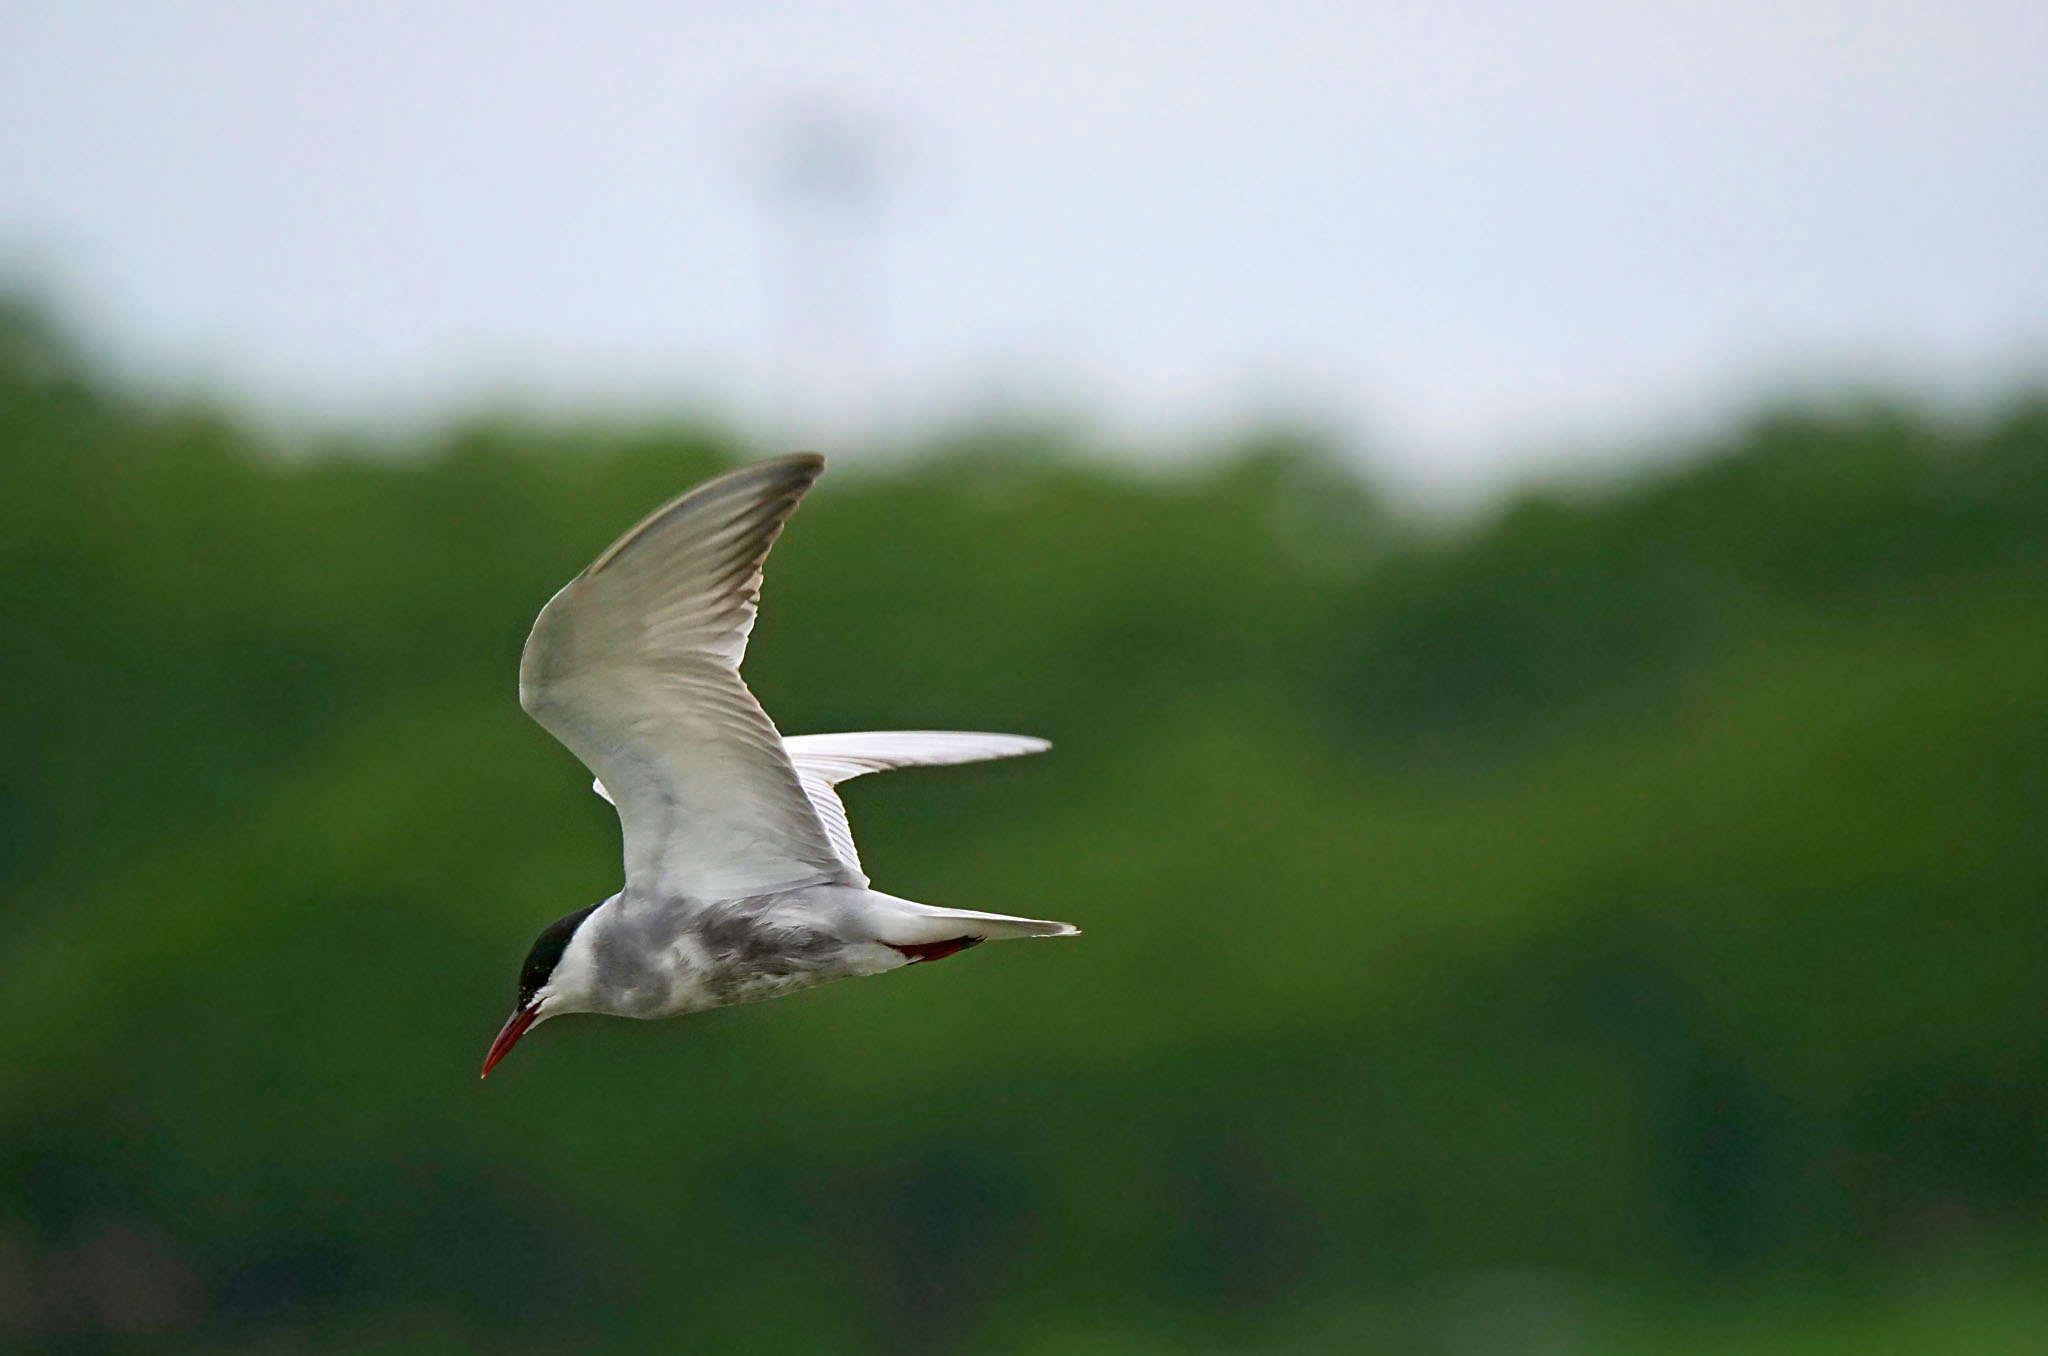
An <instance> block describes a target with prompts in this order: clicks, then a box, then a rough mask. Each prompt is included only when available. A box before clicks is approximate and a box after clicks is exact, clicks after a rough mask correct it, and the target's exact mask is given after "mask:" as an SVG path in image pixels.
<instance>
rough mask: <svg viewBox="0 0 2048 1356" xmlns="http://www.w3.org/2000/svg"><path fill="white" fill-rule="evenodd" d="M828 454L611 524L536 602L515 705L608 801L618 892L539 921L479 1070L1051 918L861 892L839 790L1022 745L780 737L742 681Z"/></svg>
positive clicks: (937, 738)
mask: <svg viewBox="0 0 2048 1356" xmlns="http://www.w3.org/2000/svg"><path fill="white" fill-rule="evenodd" d="M823 465H824V463H823V461H822V459H820V458H817V457H784V458H780V459H778V460H775V461H770V462H763V463H761V464H760V465H757V466H751V467H746V468H743V469H741V470H739V471H734V472H731V473H729V474H727V475H724V476H720V477H718V478H717V479H715V480H712V481H709V482H707V483H705V484H704V485H701V486H699V487H698V488H697V489H695V490H692V491H691V492H690V493H688V494H686V495H684V496H682V497H681V498H680V499H677V500H675V501H673V502H672V503H670V504H668V505H665V506H664V507H662V508H661V509H659V510H657V511H656V512H655V513H654V514H652V515H651V516H650V517H648V518H647V519H646V520H644V521H643V522H641V523H640V524H639V525H638V526H636V527H635V528H633V529H632V530H631V531H629V532H628V533H626V535H625V536H623V537H621V538H620V539H619V540H618V541H617V542H616V543H614V544H613V545H612V546H611V547H610V548H609V549H608V550H606V551H605V552H604V553H603V554H602V555H600V556H599V557H598V558H597V560H596V561H595V562H593V563H592V565H591V566H590V568H589V569H587V570H585V571H584V572H583V573H582V574H581V575H578V576H577V577H576V579H574V580H572V581H571V582H570V583H569V584H568V585H567V586H566V587H565V588H563V589H562V590H561V592H559V593H557V594H556V595H555V597H554V598H553V599H551V600H550V601H549V603H548V605H547V606H546V607H545V608H543V609H542V610H541V614H540V617H539V618H538V619H537V620H536V621H535V622H534V627H533V634H532V636H531V637H529V638H528V640H527V643H526V650H525V653H524V655H523V656H522V657H521V661H520V670H519V695H520V704H521V705H522V706H524V707H525V708H526V710H527V711H528V712H529V713H530V714H532V715H533V716H534V718H535V719H536V720H538V721H539V722H540V723H541V724H542V725H543V726H545V727H546V728H547V729H548V730H549V732H550V733H552V734H554V735H555V736H556V737H557V738H558V739H560V740H561V741H562V742H563V743H564V744H566V745H567V746H568V747H569V749H570V750H571V751H572V752H574V753H575V754H576V756H577V757H578V758H580V759H581V760H582V761H583V763H584V764H585V766H587V767H588V768H590V770H591V771H592V772H593V773H594V774H596V778H597V782H596V789H597V791H598V793H599V794H600V795H603V796H604V797H605V798H606V799H608V800H611V801H613V802H614V803H615V804H616V805H617V806H618V809H619V819H620V823H621V826H622V828H623V830H624V837H625V854H626V882H625V888H624V889H623V890H621V891H620V892H619V893H618V894H616V895H613V896H612V897H611V898H610V899H607V900H605V901H604V902H603V903H601V904H598V905H596V906H594V907H592V908H588V909H584V910H581V911H579V912H577V913H574V914H571V915H569V916H568V917H566V918H563V919H561V920H560V921H559V922H557V923H555V924H554V925H553V926H551V927H550V928H548V929H547V931H545V932H543V933H542V934H541V937H540V939H539V940H538V941H537V942H536V943H535V944H534V947H533V950H532V952H531V953H530V954H529V955H528V957H527V962H526V966H525V968H524V970H523V972H522V974H521V978H520V994H519V1004H518V1007H517V1008H516V1009H515V1010H514V1012H513V1015H512V1018H511V1019H510V1020H509V1021H507V1022H506V1024H505V1027H504V1029H503V1030H502V1031H501V1032H500V1033H499V1035H498V1039H497V1041H496V1042H494V1043H493V1045H492V1047H491V1052H490V1054H489V1056H488V1057H487V1058H486V1060H485V1063H484V1072H485V1073H486V1074H488V1073H489V1072H490V1070H491V1066H492V1065H494V1064H496V1063H497V1061H498V1060H499V1059H501V1058H503V1056H504V1054H505V1052H506V1051H507V1050H509V1049H510V1048H511V1047H512V1045H513V1044H514V1043H515V1042H517V1041H518V1039H519V1038H520V1037H521V1036H522V1035H524V1034H525V1032H526V1031H528V1030H529V1029H531V1028H532V1027H533V1026H535V1025H537V1024H538V1023H540V1022H542V1021H546V1020H547V1019H549V1018H551V1017H555V1016H559V1015H561V1014H563V1013H568V1012H596V1013H605V1014H609V1015H612V1016H619V1017H639V1018H658V1017H673V1016H677V1015H680V1014H683V1013H688V1012H697V1011H702V1010H704V1009H707V1008H715V1007H723V1006H726V1005H728V1004H733V1003H746V1002H753V1001H756V1000H759V999H763V998H775V997H779V996H781V995H783V994H788V993H794V992H796V991H798V990H801V989H806V988H810V987H812V986H813V985H816V984H821V983H824V982H825V981H827V980H832V979H842V978H850V977H854V976H858V975H873V974H880V973H883V972H884V971H888V970H894V969H900V968H902V967H903V966H905V965H909V964H913V963H915V962H917V961H922V960H935V959H938V958H940V957H942V956H946V955H951V954H953V953H954V952H956V951H959V950H963V949H965V948H966V947H969V946H972V945H974V944H976V943H978V942H980V941H983V940H986V939H989V938H994V937H1047V936H1062V935H1067V934H1071V933H1073V932H1074V931H1075V929H1074V928H1073V927H1071V926H1070V925H1068V924H1065V923H1055V922H1051V921H1048V920H1044V919H1032V918H1013V917H1009V916H1007V915H1003V914H990V913H979V912H975V911H973V910H967V909H944V908H936V907H934V906H931V905H927V904H917V903H913V902H911V901H909V900H905V899H898V898H896V897H894V896H892V895H886V894H883V893H881V892H880V891H877V890H872V889H869V888H868V879H867V876H866V874H865V872H864V871H863V870H862V867H861V863H860V858H859V855H858V853H857V852H856V851H855V849H854V845H853V835H852V832H851V830H850V829H849V827H848V825H847V821H846V810H845V807H844V806H843V805H842V804H841V803H840V801H839V797H838V794H837V792H836V791H835V790H834V787H835V785H836V784H837V783H838V782H841V781H844V780H846V779H847V778H849V777H855V776H859V775H861V774H863V773H866V772H874V771H881V770H884V769H887V768H894V767H910V766H920V765H937V764H946V763H962V762H975V761H979V760H982V759H988V758H1007V757H1014V756H1016V755H1019V754H1025V753H1036V752H1039V751H1041V750H1043V749H1044V748H1046V747H1047V746H1046V744H1045V742H1044V741H1043V740H1038V739H1032V738H1030V737H1028V736H1023V735H997V734H974V733H961V732H952V731H887V732H872V733H864V734H837V735H806V736H796V737H792V738H789V739H785V738H783V736H782V735H781V734H780V733H779V732H778V731H777V730H776V728H775V726H774V724H773V723H772V722H771V721H770V720H769V719H768V717H767V715H766V714H765V713H764V712H763V711H762V710H761V707H760V705H759V704H758V703H757V702H756V701H755V700H754V697H753V694H752V693H751V692H749V691H748V690H747V687H746V684H745V683H744V682H743V681H741V679H740V676H739V662H740V658H741V656H742V655H743V653H744V652H745V648H746V640H747V635H748V633H749V632H750V631H751V630H752V629H753V621H754V613H755V608H756V599H757V597H758V593H759V587H760V579H761V563H762V561H763V560H764V559H765V558H766V556H767V553H768V549H769V547H770V546H772V545H773V544H774V541H775V538H776V536H777V535H778V534H779V533H780V531H781V528H782V524H783V522H784V521H785V520H786V519H787V518H788V516H789V514H790V512H791V511H792V510H794V508H795V507H796V503H797V500H798V499H799V498H800V497H801V496H802V494H803V492H804V491H805V490H806V489H808V488H809V487H810V484H811V482H812V481H813V480H815V479H816V478H817V476H818V474H819V472H820V471H821V470H822V469H823Z"/></svg>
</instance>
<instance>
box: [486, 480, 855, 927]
mask: <svg viewBox="0 0 2048 1356" xmlns="http://www.w3.org/2000/svg"><path fill="white" fill-rule="evenodd" d="M824 467H825V463H824V459H823V458H821V457H815V456H798V457H781V458H778V459H776V460H774V461H768V462H762V463H761V464H759V465H757V466H749V467H745V468H742V469H741V470H738V471H733V472H730V473H728V474H726V475H723V476H720V477H718V478H717V479H715V480H711V481H707V482H706V483H705V484H703V485H700V486H698V487H697V488H696V489H694V490H691V491H690V492H689V493H688V494H685V495H683V496H682V497H681V498H680V499H676V500H674V501H673V502H671V503H669V504H666V505H664V506H663V507H661V508H659V509H657V510H655V511H654V512H653V513H652V514H650V515H649V516H648V517H647V518H646V519H645V520H644V521H642V522H641V523H640V524H639V525H638V526H636V527H634V528H633V529H632V530H631V531H630V532H628V533H626V535H624V536H623V537H621V538H619V539H618V541H616V542H614V543H613V544H612V545H611V547H610V548H609V549H607V550H606V551H605V553H604V554H603V555H601V556H599V557H598V558H597V559H596V561H594V562H593V563H592V564H591V566H590V568H589V569H587V570H585V571H584V572H583V573H582V574H580V575H578V576H576V578H575V579H573V580H571V581H570V582H569V584H568V586H567V587H566V588H564V589H563V590H562V591H561V592H560V593H557V594H556V595H555V596H554V597H553V598H552V599H551V600H549V602H548V605H547V606H546V607H544V608H542V609H541V613H540V616H539V618H537V619H536V620H535V621H534V624H533V634H532V635H531V636H529V637H528V638H527V641H526V651H525V653H524V654H523V655H522V656H521V657H520V661H519V704H520V705H521V706H523V707H525V708H526V710H527V712H528V713H529V714H531V715H532V716H533V718H534V719H535V720H538V721H539V722H540V723H541V725H542V726H544V727H545V728H546V729H547V731H548V732H549V733H550V734H552V735H554V736H555V738H557V739H559V740H561V741H562V743H564V744H566V745H567V746H568V747H569V750H570V752H572V753H574V754H575V755H576V756H577V757H578V758H579V759H581V760H582V762H583V765H584V766H585V767H587V768H589V769H590V770H591V772H592V773H594V774H595V775H596V777H597V780H598V782H599V783H600V784H602V785H603V786H604V787H606V788H608V789H609V791H610V797H609V798H610V799H612V800H613V802H614V803H615V804H616V805H617V806H618V808H619V822H620V825H621V826H622V827H623V829H624V833H625V850H626V888H627V891H628V893H629V894H636V895H652V896H657V897H664V898H665V897H670V896H676V895H681V896H685V897H688V898H692V899H734V898H739V897H742V896H746V895H754V894H765V893H767V892H769V891H773V890H782V889H790V888H794V887H796V886H799V885H807V884H814V883H817V882H820V881H826V880H845V879H847V871H846V868H845V866H844V865H843V864H842V862H841V861H840V859H839V857H838V855H837V854H836V853H835V852H834V851H833V849H832V844H831V843H830V841H829V840H828V838H827V837H826V833H825V829H824V826H823V825H821V824H820V823H819V822H818V816H817V813H816V811H815V810H814V809H813V808H812V802H811V799H810V796H809V794H808V793H807V792H806V790H805V788H804V786H803V785H802V783H801V782H799V780H798V779H797V775H796V771H795V769H794V768H792V767H791V766H790V760H789V756H788V755H787V754H786V753H784V751H783V744H782V737H781V735H780V734H779V733H777V731H776V729H775V726H774V724H773V722H771V721H770V720H769V719H768V716H767V714H766V713H765V712H763V711H762V710H761V706H760V703H758V702H756V701H755V700H754V694H753V693H751V692H749V691H748V690H747V685H746V684H745V683H744V682H742V681H741V679H740V675H739V663H740V658H741V656H742V655H744V654H745V652H746V646H747V636H748V634H749V633H750V632H751V631H752V630H753V627H754V614H755V611H756V609H757V607H758V605H759V599H760V590H761V562H762V561H763V560H764V559H766V558H767V555H768V549H769V547H771V546H773V545H774V544H775V538H776V537H777V536H778V535H780V533H781V531H782V525H783V523H784V522H786V521H787V520H788V518H789V515H790V514H791V513H792V512H794V511H795V509H796V505H797V501H798V500H799V499H801V498H802V497H803V494H804V491H805V490H807V489H809V488H810V487H811V482H813V481H814V480H816V479H817V478H818V475H819V473H820V472H822V471H823V470H824Z"/></svg>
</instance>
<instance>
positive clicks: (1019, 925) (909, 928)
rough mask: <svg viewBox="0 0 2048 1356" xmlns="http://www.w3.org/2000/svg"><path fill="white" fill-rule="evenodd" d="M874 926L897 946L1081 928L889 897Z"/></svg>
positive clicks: (1058, 933)
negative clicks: (887, 905) (960, 938)
mask: <svg viewBox="0 0 2048 1356" xmlns="http://www.w3.org/2000/svg"><path fill="white" fill-rule="evenodd" d="M885 898H886V896H885ZM874 926H875V940H876V941H878V942H886V943H888V944H889V945H890V946H895V947H904V946H928V945H930V944H932V943H934V942H947V941H952V940H953V939H955V938H959V937H972V938H975V939H976V940H982V939H993V938H998V937H1072V936H1074V935H1075V934H1077V933H1079V932H1080V931H1081V929H1079V928H1077V927H1075V926H1074V925H1073V924H1072V923H1057V922H1054V921H1052V920H1051V919H1048V918H1014V917H1012V916H1010V915H1009V914H1006V913H980V912H978V911H976V910H974V909H940V908H934V907H933V906H931V905H929V904H913V903H911V902H910V901H909V900H907V899H893V898H891V899H889V907H887V908H884V909H878V910H876V911H875V914H874Z"/></svg>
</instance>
